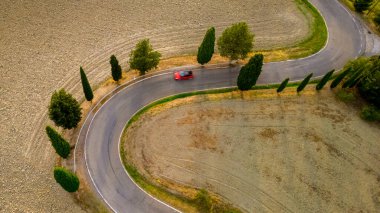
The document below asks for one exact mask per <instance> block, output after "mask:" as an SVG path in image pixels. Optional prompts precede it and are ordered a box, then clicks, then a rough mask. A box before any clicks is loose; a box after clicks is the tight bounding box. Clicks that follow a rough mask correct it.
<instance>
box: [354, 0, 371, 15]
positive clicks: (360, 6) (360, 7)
mask: <svg viewBox="0 0 380 213" xmlns="http://www.w3.org/2000/svg"><path fill="white" fill-rule="evenodd" d="M371 4H372V0H355V1H354V7H355V10H356V11H357V12H359V13H361V12H363V11H365V10H368V8H369V7H370V6H371Z"/></svg>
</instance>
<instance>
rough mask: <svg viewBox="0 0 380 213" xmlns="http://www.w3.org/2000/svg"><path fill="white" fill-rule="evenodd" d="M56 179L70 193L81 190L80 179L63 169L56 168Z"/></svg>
mask: <svg viewBox="0 0 380 213" xmlns="http://www.w3.org/2000/svg"><path fill="white" fill-rule="evenodd" d="M54 179H55V180H56V181H57V183H59V184H60V185H61V186H62V188H63V189H65V190H66V191H68V192H76V191H77V190H78V188H79V179H78V177H77V176H76V175H75V174H74V173H72V172H70V171H69V170H67V169H65V168H63V167H55V168H54Z"/></svg>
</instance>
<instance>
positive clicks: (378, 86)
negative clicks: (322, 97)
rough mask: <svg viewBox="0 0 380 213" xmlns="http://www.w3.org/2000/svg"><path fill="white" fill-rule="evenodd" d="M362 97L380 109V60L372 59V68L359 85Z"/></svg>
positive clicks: (377, 58)
mask: <svg viewBox="0 0 380 213" xmlns="http://www.w3.org/2000/svg"><path fill="white" fill-rule="evenodd" d="M357 87H358V90H359V93H360V95H361V96H362V97H363V98H364V99H366V100H367V101H369V102H370V103H372V104H374V105H375V106H376V107H377V108H380V58H379V56H376V57H372V67H371V69H369V70H368V71H367V72H366V73H365V74H364V76H363V78H362V79H361V81H360V82H359V83H358V85H357Z"/></svg>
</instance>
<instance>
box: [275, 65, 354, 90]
mask: <svg viewBox="0 0 380 213" xmlns="http://www.w3.org/2000/svg"><path fill="white" fill-rule="evenodd" d="M351 71H352V68H348V69H346V70H344V71H343V72H341V73H340V74H339V75H338V76H337V77H336V78H335V79H334V80H333V81H332V82H331V84H330V88H331V89H334V88H335V87H337V86H338V85H339V84H340V83H341V82H342V81H343V79H344V78H345V77H346V76H347V75H348V74H349V73H350V72H351ZM334 72H335V70H331V71H330V72H328V73H326V74H325V75H324V76H323V77H322V79H321V80H320V81H319V82H318V84H317V85H316V88H315V89H316V90H317V91H319V90H321V89H323V87H324V86H325V85H326V83H327V82H328V81H329V80H330V79H331V77H332V75H333V74H334ZM359 75H360V72H356V73H355V74H354V75H352V76H351V77H350V78H349V79H348V80H346V81H345V82H344V83H343V85H342V88H352V87H354V86H355V85H356V84H357V82H358V80H359ZM312 76H313V73H311V74H309V75H308V76H306V77H305V79H304V80H303V81H302V82H301V83H300V84H299V85H298V87H297V92H301V91H302V90H303V89H304V88H305V87H306V85H307V84H308V83H309V81H310V79H311V77H312ZM288 82H289V78H286V79H285V80H283V81H282V83H281V84H280V85H279V86H278V87H277V92H278V93H280V92H282V91H283V90H284V89H285V88H286V86H287V84H288Z"/></svg>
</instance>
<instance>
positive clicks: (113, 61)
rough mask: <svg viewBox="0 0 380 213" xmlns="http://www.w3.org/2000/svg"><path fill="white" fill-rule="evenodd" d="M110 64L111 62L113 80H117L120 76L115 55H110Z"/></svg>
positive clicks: (119, 67) (119, 68)
mask: <svg viewBox="0 0 380 213" xmlns="http://www.w3.org/2000/svg"><path fill="white" fill-rule="evenodd" d="M110 64H111V72H112V78H113V80H114V81H119V80H120V79H121V76H122V73H121V66H120V65H119V61H118V60H117V59H116V56H115V55H111V58H110Z"/></svg>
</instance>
